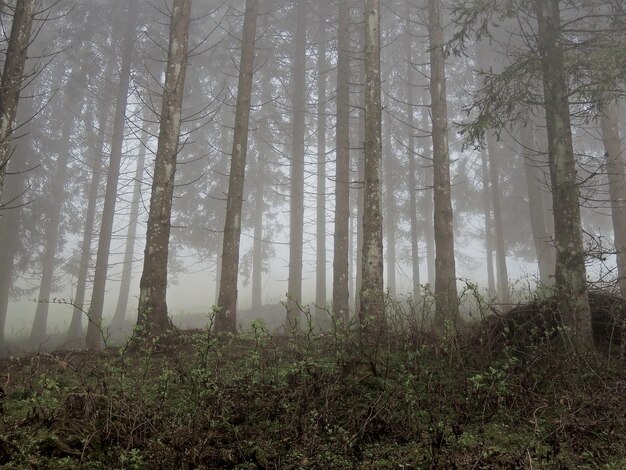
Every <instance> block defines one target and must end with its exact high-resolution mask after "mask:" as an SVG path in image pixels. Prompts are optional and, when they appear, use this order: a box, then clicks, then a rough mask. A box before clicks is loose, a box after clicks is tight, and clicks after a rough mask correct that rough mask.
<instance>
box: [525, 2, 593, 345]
mask: <svg viewBox="0 0 626 470" xmlns="http://www.w3.org/2000/svg"><path fill="white" fill-rule="evenodd" d="M535 10H536V14H537V22H538V49H539V53H540V57H541V66H542V71H543V90H544V100H545V108H546V121H547V126H548V155H549V167H550V178H551V180H552V197H553V209H554V227H555V245H556V250H557V263H556V288H557V296H558V300H559V309H560V313H561V318H562V320H563V323H564V324H565V325H566V326H568V327H569V328H571V330H572V333H573V335H574V336H575V339H577V340H578V341H580V342H581V343H582V344H584V345H586V346H587V347H593V337H592V332H591V311H590V309H589V301H588V298H587V284H586V275H585V252H584V248H583V241H582V230H581V224H580V205H579V191H578V185H577V182H576V162H575V159H574V148H573V144H572V129H571V124H570V110H569V102H568V89H567V82H566V79H565V69H564V63H563V62H564V58H563V50H562V46H561V43H562V38H561V19H560V10H559V1H558V0H542V1H539V0H535Z"/></svg>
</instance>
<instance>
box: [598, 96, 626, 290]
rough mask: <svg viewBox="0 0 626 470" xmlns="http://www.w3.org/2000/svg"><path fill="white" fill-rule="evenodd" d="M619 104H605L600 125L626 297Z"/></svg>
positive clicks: (625, 196)
mask: <svg viewBox="0 0 626 470" xmlns="http://www.w3.org/2000/svg"><path fill="white" fill-rule="evenodd" d="M616 107H617V105H616V103H615V102H613V101H611V102H608V103H607V104H606V108H605V110H604V113H602V117H601V126H602V142H603V143H604V149H605V157H606V172H607V176H608V179H609V197H610V198H611V218H612V220H613V237H614V244H615V251H616V252H617V276H618V278H619V288H620V293H621V294H622V297H623V298H625V299H626V175H624V155H623V153H622V145H621V139H620V133H619V125H618V119H617V109H616Z"/></svg>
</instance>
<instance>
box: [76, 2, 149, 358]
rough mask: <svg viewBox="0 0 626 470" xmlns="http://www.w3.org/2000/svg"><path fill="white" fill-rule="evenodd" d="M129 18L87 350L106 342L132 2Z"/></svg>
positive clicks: (134, 7) (132, 33)
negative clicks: (104, 321) (104, 323)
mask: <svg viewBox="0 0 626 470" xmlns="http://www.w3.org/2000/svg"><path fill="white" fill-rule="evenodd" d="M127 8H128V16H127V19H126V29H125V32H124V41H123V51H124V52H123V56H122V65H121V69H120V75H119V84H118V88H117V100H116V104H115V116H114V118H113V136H112V142H111V158H110V159H109V168H108V172H107V182H106V190H105V194H104V206H103V208H102V220H101V222H100V234H99V236H98V252H97V255H96V269H95V274H94V280H93V291H92V294H91V304H90V306H89V313H88V315H87V317H88V320H89V324H88V325H87V334H86V337H85V346H86V347H87V348H89V349H98V348H100V347H101V340H102V338H103V332H102V313H103V310H104V295H105V288H106V281H107V272H108V270H109V252H110V250H111V235H112V233H113V219H114V217H115V203H116V201H117V184H118V181H119V177H120V163H121V161H122V146H123V144H124V126H125V124H126V105H127V103H128V89H129V85H130V68H131V64H132V60H133V50H134V47H135V34H136V33H135V29H136V27H137V17H138V3H137V2H136V1H134V0H129V1H128V7H127Z"/></svg>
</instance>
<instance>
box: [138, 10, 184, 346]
mask: <svg viewBox="0 0 626 470" xmlns="http://www.w3.org/2000/svg"><path fill="white" fill-rule="evenodd" d="M190 21H191V0H174V4H173V6H172V13H171V17H170V36H169V49H168V53H167V68H166V70H165V85H164V88H163V98H162V102H161V116H160V123H161V124H160V129H159V141H158V145H157V153H156V160H155V166H154V177H153V180H152V193H151V196H150V211H149V214H148V228H147V235H146V249H145V254H144V262H143V273H142V275H141V281H140V282H139V309H138V315H137V326H138V327H139V329H140V332H141V335H144V336H147V335H152V336H153V335H159V334H162V333H164V332H165V331H166V330H168V329H169V328H171V326H172V324H171V321H170V319H169V317H168V315H167V299H166V292H167V262H168V253H169V243H170V242H169V240H170V229H171V217H172V200H173V197H174V176H175V174H176V160H177V157H178V152H179V151H180V149H179V139H180V125H181V121H182V109H183V95H184V90H185V72H186V70H187V58H188V54H187V48H188V43H189V23H190Z"/></svg>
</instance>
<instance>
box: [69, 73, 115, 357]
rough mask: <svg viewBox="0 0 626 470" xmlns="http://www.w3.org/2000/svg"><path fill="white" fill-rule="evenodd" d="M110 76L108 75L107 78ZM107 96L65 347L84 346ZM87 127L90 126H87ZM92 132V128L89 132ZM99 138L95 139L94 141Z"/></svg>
mask: <svg viewBox="0 0 626 470" xmlns="http://www.w3.org/2000/svg"><path fill="white" fill-rule="evenodd" d="M107 78H108V77H107ZM105 99H106V95H103V99H102V101H101V102H100V104H99V106H98V133H97V136H96V138H95V139H93V138H89V137H90V136H91V134H89V135H88V137H87V142H89V143H90V149H89V150H90V153H91V158H90V162H89V166H90V168H91V172H92V173H91V182H90V183H89V191H88V195H87V210H86V212H85V225H84V232H83V240H82V243H81V253H80V262H79V267H78V279H77V283H76V295H75V298H74V311H73V313H72V321H71V322H70V327H69V330H68V332H67V337H66V339H65V345H64V346H65V347H66V348H68V349H73V348H78V347H80V346H82V341H83V315H84V309H83V307H84V303H85V291H86V286H87V277H88V272H89V261H90V259H91V242H92V240H93V233H94V226H95V220H96V205H97V202H98V189H99V188H100V180H101V179H102V151H103V149H104V139H105V135H106V127H107V112H106V101H105ZM87 129H89V128H88V127H87ZM88 132H89V131H88ZM94 140H95V142H94Z"/></svg>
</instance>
